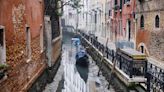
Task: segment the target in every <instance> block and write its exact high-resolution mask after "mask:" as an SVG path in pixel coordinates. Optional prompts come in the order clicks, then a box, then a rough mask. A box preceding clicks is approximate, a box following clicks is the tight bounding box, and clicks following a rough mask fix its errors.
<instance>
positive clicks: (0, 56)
mask: <svg viewBox="0 0 164 92" xmlns="http://www.w3.org/2000/svg"><path fill="white" fill-rule="evenodd" d="M5 62H6V47H5V32H4V27H2V26H0V64H5Z"/></svg>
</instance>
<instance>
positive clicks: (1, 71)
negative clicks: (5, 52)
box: [0, 64, 8, 80]
mask: <svg viewBox="0 0 164 92" xmlns="http://www.w3.org/2000/svg"><path fill="white" fill-rule="evenodd" d="M7 67H8V66H7V65H6V64H0V80H1V79H2V78H3V77H4V76H5V73H6V71H7Z"/></svg>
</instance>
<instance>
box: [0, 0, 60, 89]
mask: <svg viewBox="0 0 164 92" xmlns="http://www.w3.org/2000/svg"><path fill="white" fill-rule="evenodd" d="M44 6H45V5H44V1H43V0H0V35H1V36H0V37H1V38H0V43H1V45H0V59H1V62H0V64H7V65H8V66H9V67H8V69H7V72H6V73H7V78H6V79H1V80H0V90H1V92H20V91H27V90H28V89H29V88H30V87H31V86H32V85H33V83H34V82H36V79H37V78H39V76H41V75H42V73H43V71H44V70H45V69H46V66H47V61H48V59H49V58H48V56H49V57H50V58H51V62H52V63H51V66H53V64H54V63H55V62H56V60H57V59H58V57H59V56H60V51H61V40H60V39H61V37H59V36H60V34H59V35H58V36H56V35H55V37H54V38H53V39H52V40H53V42H52V41H51V43H47V41H48V40H49V38H48V36H49V35H48V34H47V33H48V32H49V31H50V30H49V29H45V28H46V27H45V25H44V24H45V23H44V8H45V7H44ZM58 19H59V18H58ZM58 19H57V20H58ZM50 23H51V21H50ZM57 24H58V25H54V26H59V22H58V23H57ZM50 25H51V24H50ZM50 27H51V26H50ZM58 31H60V29H59V28H58ZM50 37H51V36H50ZM57 37H59V38H57ZM55 38H57V39H55ZM48 44H51V45H49V46H52V47H51V50H52V51H54V52H51V54H47V53H48V51H49V50H47V49H48V48H47V47H48ZM47 58H48V59H47ZM42 88H43V87H42Z"/></svg>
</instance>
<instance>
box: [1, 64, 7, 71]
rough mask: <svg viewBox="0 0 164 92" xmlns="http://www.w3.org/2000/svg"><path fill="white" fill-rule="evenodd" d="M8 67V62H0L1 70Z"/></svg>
mask: <svg viewBox="0 0 164 92" xmlns="http://www.w3.org/2000/svg"><path fill="white" fill-rule="evenodd" d="M7 67H8V65H6V64H0V70H1V69H6V68H7Z"/></svg>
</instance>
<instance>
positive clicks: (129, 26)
mask: <svg viewBox="0 0 164 92" xmlns="http://www.w3.org/2000/svg"><path fill="white" fill-rule="evenodd" d="M130 38H131V21H130V20H128V41H130Z"/></svg>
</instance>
